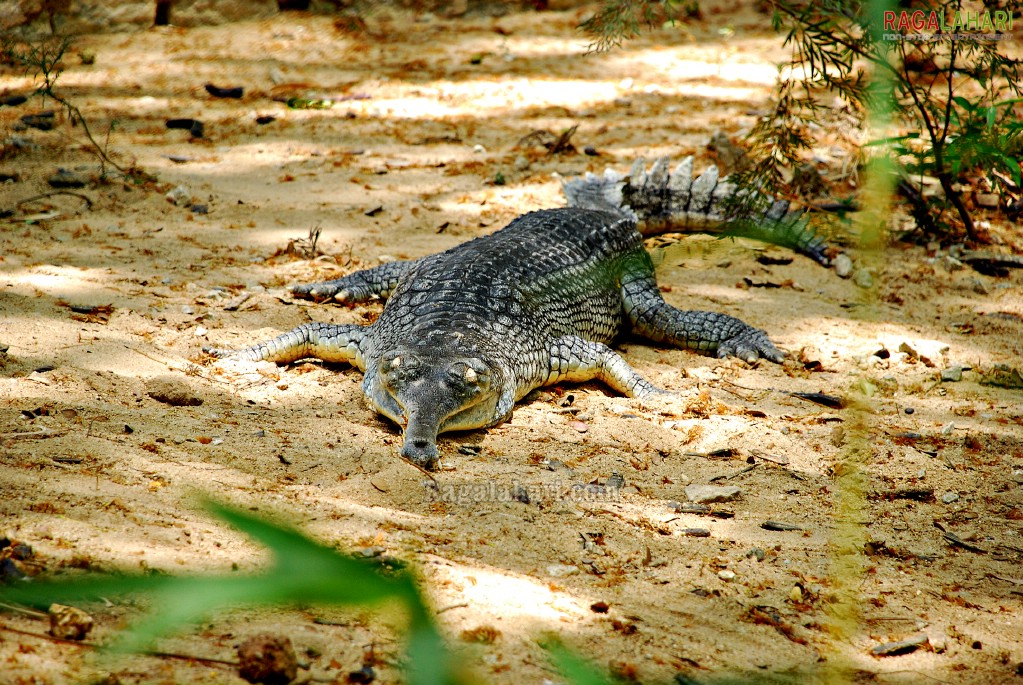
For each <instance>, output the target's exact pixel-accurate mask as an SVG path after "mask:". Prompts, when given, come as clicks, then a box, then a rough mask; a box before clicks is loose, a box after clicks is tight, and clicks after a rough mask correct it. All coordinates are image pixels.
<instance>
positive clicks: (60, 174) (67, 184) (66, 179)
mask: <svg viewBox="0 0 1023 685" xmlns="http://www.w3.org/2000/svg"><path fill="white" fill-rule="evenodd" d="M46 182H47V183H49V184H50V186H52V187H53V188H84V187H85V186H87V185H89V179H87V178H85V177H84V176H82V175H81V174H78V173H75V172H74V171H68V170H67V169H58V170H57V173H55V174H54V175H53V176H50V177H49V178H48V179H46Z"/></svg>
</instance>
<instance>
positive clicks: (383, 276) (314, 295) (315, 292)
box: [291, 260, 418, 302]
mask: <svg viewBox="0 0 1023 685" xmlns="http://www.w3.org/2000/svg"><path fill="white" fill-rule="evenodd" d="M417 261H418V260H413V261H399V262H387V263H386V264H381V265H380V266H375V267H373V268H372V269H363V270H362V271H356V272H355V273H350V274H348V275H347V276H342V277H341V278H336V279H334V280H332V281H320V282H319V283H307V284H304V285H296V286H294V287H292V289H291V292H292V293H293V294H294V295H297V296H298V297H307V298H309V299H312V300H329V299H330V298H334V299H335V300H337V301H338V302H364V301H366V300H369V299H372V298H373V297H384V298H386V297H388V296H389V295H390V294H391V291H393V290H394V288H395V287H396V286H397V285H398V281H399V280H400V279H401V277H402V276H404V275H405V273H406V272H408V270H409V269H411V268H412V266H413V265H414V264H415V263H416V262H417Z"/></svg>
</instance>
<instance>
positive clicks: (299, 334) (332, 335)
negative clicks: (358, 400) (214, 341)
mask: <svg viewBox="0 0 1023 685" xmlns="http://www.w3.org/2000/svg"><path fill="white" fill-rule="evenodd" d="M365 339H366V327H365V326H360V325H358V324H341V325H339V324H330V323H306V324H302V325H301V326H299V327H298V328H296V329H294V330H291V331H288V332H287V333H283V334H281V335H279V336H277V337H276V338H273V339H272V340H267V341H265V342H261V343H258V344H256V345H253V346H252V347H246V348H245V349H242V350H226V349H222V348H218V347H204V348H202V349H203V352H206V353H207V354H212V355H213V356H214V357H220V358H230V359H244V360H248V361H254V362H258V361H269V362H277V363H280V364H284V363H287V362H293V361H298V360H299V359H305V358H306V357H315V358H316V359H322V360H323V361H325V362H347V363H349V364H351V365H352V366H355V367H356V368H358V369H361V370H365V368H366V362H365V359H364V358H363V352H362V344H363V342H364V341H365Z"/></svg>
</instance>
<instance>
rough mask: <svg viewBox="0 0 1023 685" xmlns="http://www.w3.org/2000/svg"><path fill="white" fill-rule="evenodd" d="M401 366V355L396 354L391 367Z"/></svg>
mask: <svg viewBox="0 0 1023 685" xmlns="http://www.w3.org/2000/svg"><path fill="white" fill-rule="evenodd" d="M399 366H401V355H400V354H399V355H395V357H394V359H392V360H391V368H392V369H396V368H398V367H399Z"/></svg>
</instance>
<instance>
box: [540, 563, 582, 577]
mask: <svg viewBox="0 0 1023 685" xmlns="http://www.w3.org/2000/svg"><path fill="white" fill-rule="evenodd" d="M577 573H579V567H578V566H572V565H570V564H551V565H550V566H548V567H547V575H549V576H551V577H552V578H564V577H565V576H574V575H576V574H577Z"/></svg>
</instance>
